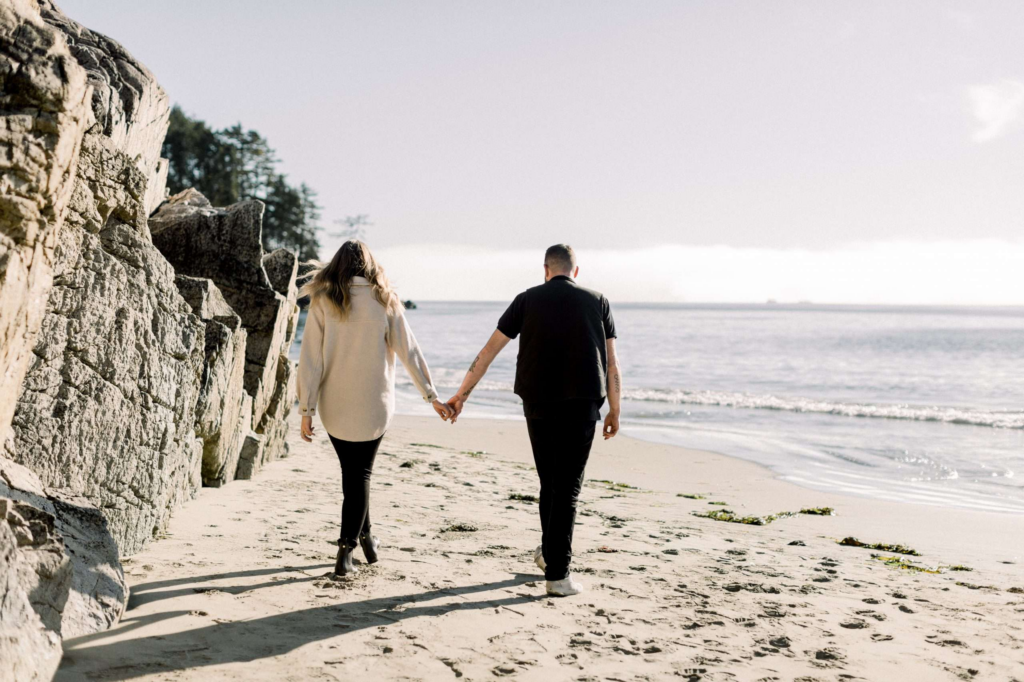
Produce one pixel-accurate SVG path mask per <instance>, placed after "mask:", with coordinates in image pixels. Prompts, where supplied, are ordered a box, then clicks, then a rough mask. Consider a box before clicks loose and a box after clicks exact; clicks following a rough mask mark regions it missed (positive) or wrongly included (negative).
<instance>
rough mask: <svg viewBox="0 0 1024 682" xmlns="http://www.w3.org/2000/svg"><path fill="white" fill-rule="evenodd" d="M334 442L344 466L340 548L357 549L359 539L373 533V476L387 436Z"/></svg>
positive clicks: (342, 473) (334, 440) (342, 466)
mask: <svg viewBox="0 0 1024 682" xmlns="http://www.w3.org/2000/svg"><path fill="white" fill-rule="evenodd" d="M327 435H328V436H330V438H331V444H332V445H333V446H334V451H335V452H337V453H338V461H339V462H341V492H342V494H343V495H344V500H343V501H342V503H341V536H340V537H339V538H338V544H339V545H341V546H343V547H344V546H347V547H355V546H356V545H357V544H359V536H360V534H362V533H369V532H370V474H372V473H373V460H374V459H375V458H376V457H377V448H378V447H380V441H381V439H382V438H384V436H381V437H380V438H377V439H376V440H364V441H350V440H341V439H340V438H335V437H334V436H331V435H330V434H327Z"/></svg>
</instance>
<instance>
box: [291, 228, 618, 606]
mask: <svg viewBox="0 0 1024 682" xmlns="http://www.w3.org/2000/svg"><path fill="white" fill-rule="evenodd" d="M578 274H579V268H578V267H577V265H576V255H575V253H574V252H573V250H572V248H571V247H570V246H568V245H566V244H557V245H555V246H552V247H551V248H549V249H548V250H547V253H546V254H545V256H544V284H542V285H540V286H536V287H533V288H531V289H527V290H526V291H524V292H523V293H521V294H519V295H518V296H516V298H515V300H514V301H513V302H512V304H511V305H510V306H509V307H508V309H507V310H506V311H505V313H504V314H503V315H502V316H501V319H500V320H498V328H497V329H496V330H495V331H494V333H493V334H492V335H491V338H490V339H489V340H488V341H487V344H486V345H485V346H484V347H483V349H482V350H481V351H480V353H479V355H477V357H476V359H475V360H473V362H472V364H470V366H469V371H467V372H466V378H465V379H463V381H462V386H461V387H460V388H459V390H458V392H457V393H456V394H455V395H454V396H452V397H451V398H450V399H449V400H448V401H447V402H441V401H440V400H439V396H438V394H437V391H436V390H435V389H434V385H433V382H432V381H431V378H430V370H429V369H428V367H427V362H426V360H425V359H424V357H423V354H422V352H421V351H420V348H419V346H418V345H417V344H416V338H415V337H414V336H413V334H412V330H411V329H409V325H408V322H407V321H406V319H405V314H404V311H403V307H402V304H401V303H400V302H399V300H398V297H397V295H396V294H395V293H394V291H392V289H391V286H390V284H389V283H388V279H387V276H386V275H385V274H384V270H383V268H381V266H380V265H379V264H378V263H377V261H376V260H375V259H374V257H373V254H371V253H370V250H369V249H368V248H367V247H366V245H365V244H363V243H362V242H360V241H357V240H350V241H347V242H345V243H344V244H342V246H341V248H339V249H338V252H337V253H336V254H335V255H334V258H332V259H331V261H330V263H328V264H327V265H326V266H324V267H323V268H322V269H320V270H319V271H317V272H316V273H315V274H314V275H313V277H312V278H311V279H310V280H309V282H308V283H307V284H305V285H304V286H303V287H302V290H301V291H300V296H309V297H310V304H309V311H308V313H307V316H306V326H305V330H304V331H303V335H302V349H301V352H300V356H299V370H298V393H299V412H300V414H301V415H302V438H303V440H306V441H311V440H312V435H313V415H314V414H316V413H317V409H318V408H319V412H320V421H321V423H322V424H323V426H324V429H325V430H326V431H327V435H328V437H329V438H330V439H331V443H332V444H333V445H334V449H335V451H336V452H337V453H338V460H339V461H340V462H341V471H342V492H343V495H344V500H343V503H342V508H341V535H340V538H339V540H338V560H337V564H336V565H335V568H334V572H335V573H336V574H337V575H342V576H343V575H348V574H351V573H353V572H354V571H355V570H356V569H355V567H354V566H353V563H352V554H353V552H354V551H355V549H356V547H357V546H361V547H362V550H363V553H364V555H365V557H366V561H367V562H368V563H374V562H376V561H377V549H378V540H377V538H376V537H374V536H373V534H372V532H371V526H370V505H369V501H370V475H371V473H372V471H373V461H374V458H375V457H376V454H377V448H378V447H379V446H380V442H381V439H382V438H383V437H384V433H385V431H387V428H388V425H389V424H390V422H391V418H392V416H393V414H394V409H395V362H396V358H397V359H400V360H401V361H402V364H403V365H404V366H405V368H406V370H407V371H408V373H409V376H410V377H412V380H413V383H414V384H415V385H416V388H417V389H418V390H419V392H420V394H421V395H422V396H423V398H424V400H426V401H427V402H429V403H431V404H432V406H433V408H434V411H435V412H437V414H438V415H439V416H440V417H441V418H442V419H444V420H446V421H449V420H450V421H451V422H452V423H453V424H454V423H455V422H456V420H457V419H458V417H459V415H460V414H461V413H462V410H463V408H464V406H465V404H466V401H467V400H469V397H470V395H471V394H472V392H473V389H474V388H475V387H476V385H477V384H478V383H479V382H480V380H481V379H482V378H483V377H484V374H486V373H487V369H488V367H490V364H491V362H492V361H493V360H494V358H495V357H496V356H497V355H498V353H500V352H501V351H502V349H503V348H505V346H506V345H507V344H508V342H509V341H511V340H512V339H514V338H516V337H517V336H518V337H520V341H519V357H518V360H517V364H516V380H515V393H516V394H517V395H518V396H519V397H520V398H521V399H522V401H523V412H524V414H525V416H526V427H527V430H528V431H529V435H530V443H531V445H532V448H533V457H534V461H535V463H536V466H537V474H538V476H539V477H540V521H541V530H542V542H541V546H540V547H538V548H537V549H536V551H535V553H534V559H535V561H536V562H537V565H538V566H539V567H540V568H541V569H542V570H543V571H544V576H545V579H546V580H547V592H548V593H549V594H552V595H556V596H568V595H573V594H578V593H579V592H580V591H582V589H583V588H582V586H581V585H580V584H579V583H578V582H577V581H576V580H574V579H573V578H572V577H571V576H570V574H569V564H570V563H571V561H572V534H573V527H574V525H575V521H576V501H577V498H578V497H579V493H580V489H581V487H582V485H583V472H584V469H585V467H586V464H587V459H588V457H589V456H590V448H591V445H592V444H593V442H594V436H595V432H596V428H597V427H596V425H597V422H598V421H600V420H601V415H600V410H601V407H602V406H603V404H604V402H605V399H606V398H607V400H608V405H609V411H608V414H607V416H606V417H605V419H604V428H603V435H604V438H605V439H606V440H607V439H608V438H612V437H613V436H615V434H616V433H618V431H619V405H620V400H621V397H622V375H621V372H620V370H619V363H618V360H617V358H616V356H615V323H614V321H613V319H612V313H611V308H610V306H609V304H608V299H606V298H605V297H604V296H602V295H601V294H599V293H597V292H595V291H590V290H588V289H584V288H582V287H580V286H578V285H577V284H576V282H575V278H576V276H577V275H578Z"/></svg>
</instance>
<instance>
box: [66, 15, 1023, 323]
mask: <svg viewBox="0 0 1024 682" xmlns="http://www.w3.org/2000/svg"><path fill="white" fill-rule="evenodd" d="M60 5H61V6H62V8H63V9H64V10H65V11H66V12H67V14H68V15H69V16H71V17H73V18H74V19H76V20H78V21H80V22H82V23H83V24H85V25H87V26H89V27H91V28H94V29H96V30H99V31H102V32H105V33H107V34H109V35H111V36H112V37H114V38H116V39H118V40H120V41H121V42H122V43H123V44H124V45H125V46H126V47H127V48H128V49H129V50H130V51H131V52H132V53H133V54H135V56H136V57H138V58H139V59H140V60H141V61H143V62H144V63H145V64H146V65H147V66H149V67H150V68H151V69H152V70H153V71H154V73H156V74H157V76H158V78H159V80H160V82H161V83H162V84H163V86H164V88H165V89H166V90H167V92H168V93H169V95H170V97H171V99H172V100H173V101H175V102H177V103H179V104H180V105H181V106H182V107H184V108H185V110H186V111H188V112H189V113H191V114H193V115H195V116H198V117H200V118H203V119H205V120H207V121H208V122H209V123H210V124H212V125H214V126H216V127H221V126H226V125H229V124H232V123H234V122H236V121H240V122H241V123H242V124H243V125H245V126H247V127H251V128H255V129H257V130H259V131H260V132H261V133H263V134H264V135H265V136H266V137H267V138H268V139H269V140H270V142H271V144H272V146H273V147H275V148H276V150H277V152H278V155H279V156H280V157H281V159H282V160H283V169H284V170H285V171H286V172H287V173H288V174H289V176H290V178H291V179H292V180H294V181H300V180H301V181H305V182H307V183H309V184H310V185H311V186H312V187H314V188H315V189H316V190H317V191H318V192H319V193H320V198H321V202H322V203H323V205H324V217H325V221H324V222H325V224H326V225H328V226H329V225H330V222H331V221H332V220H334V219H337V218H339V217H341V216H344V215H349V214H357V213H367V214H369V215H370V216H371V219H372V221H373V222H374V223H375V225H374V226H373V227H372V228H371V231H370V234H369V238H368V241H369V242H370V244H371V246H372V247H374V248H375V249H377V250H379V251H380V253H381V255H382V256H386V258H385V265H387V266H388V267H389V270H390V271H391V273H392V275H393V277H394V278H395V279H396V280H397V281H398V282H399V283H400V284H401V285H402V287H403V293H405V294H407V295H410V296H419V297H424V298H498V299H504V298H508V297H509V295H511V294H513V293H515V292H514V291H511V288H514V287H515V286H518V285H519V282H520V280H522V281H526V282H527V283H529V282H532V281H534V280H535V279H536V271H535V267H536V262H537V261H538V260H539V256H535V255H532V254H536V253H537V251H539V250H542V249H543V248H544V247H546V246H548V245H549V244H550V243H553V242H556V241H567V242H569V243H572V244H573V245H574V246H575V247H577V249H578V250H579V251H580V254H581V256H582V257H583V263H584V274H587V273H588V272H589V273H594V268H591V270H589V271H588V270H586V267H585V266H586V263H587V262H590V263H593V264H596V263H610V264H612V265H611V266H609V267H605V266H603V265H602V267H601V268H599V269H598V270H599V271H600V272H601V273H603V274H602V278H601V279H597V280H593V279H592V280H590V281H589V283H590V284H591V285H593V286H596V287H598V288H603V289H605V290H606V291H607V292H608V293H609V295H612V294H618V296H619V297H623V298H640V299H643V298H649V299H657V300H763V299H764V298H769V297H773V298H779V297H782V298H785V299H787V300H789V299H813V300H818V301H826V300H828V301H837V302H838V301H846V302H854V301H856V302H868V301H869V299H870V300H871V302H886V301H891V302H901V303H906V302H963V303H972V302H973V303H984V302H988V303H1024V275H1022V274H1020V273H1019V272H1018V271H1021V272H1024V49H1022V47H1021V37H1020V28H1021V26H1024V2H1020V1H1019V0H1004V1H1002V2H996V1H992V2H953V1H950V2H946V1H943V0H922V1H920V2H913V1H899V2H894V1H892V0H880V1H878V2H870V1H860V2H846V1H836V2H828V1H825V0H806V1H804V2H785V1H782V0H772V1H771V2H765V1H762V0H748V1H747V2H729V1H726V0H716V1H714V2H711V1H708V2H697V1H684V0H677V1H675V2H656V1H653V0H645V1H643V2H633V1H626V0H622V1H619V2H601V1H598V0H586V1H581V2H564V1H563V2H550V1H548V0H545V1H542V2H528V1H524V0H515V1H512V0H508V1H506V2H486V1H479V0H477V1H472V2H440V1H438V2H431V1H416V2H411V1H410V2H384V1H373V2H369V1H367V2H327V1H324V2H313V1H309V2H303V1H301V0H291V1H289V2H283V1H282V2H257V1H255V0H247V1H244V2H243V1H238V2H229V1H226V0H202V1H198V0H191V1H189V0H174V1H173V2H172V1H170V0H167V1H164V0H145V1H144V2H139V1H138V0H103V1H102V2H99V1H97V0H65V1H64V2H61V3H60ZM327 244H328V248H327V249H325V252H329V251H330V250H331V248H330V247H331V246H333V245H335V243H334V242H332V241H331V240H327ZM414 246H415V247H416V248H411V247H414ZM712 247H713V248H712ZM509 250H514V251H509ZM502 252H504V254H502ZM410 254H412V255H411V256H410ZM510 254H513V255H510ZM514 254H518V255H514ZM993 254H995V255H997V256H998V258H993ZM325 255H328V254H327V253H325ZM616 258H621V260H620V262H621V266H620V267H616V266H614V264H615V262H616ZM389 259H390V261H391V262H388V260H389ZM463 259H470V260H473V261H474V262H473V264H472V265H473V268H474V272H479V273H482V276H481V277H478V278H477V281H476V282H474V283H473V285H472V287H471V288H470V289H469V290H468V291H467V290H466V289H467V282H466V281H459V279H460V278H459V273H458V270H459V269H460V265H461V264H462V263H463ZM652 259H653V260H652ZM950 259H952V260H950ZM649 262H650V263H653V267H652V266H649V265H647V263H649ZM524 264H526V267H530V268H534V269H533V270H531V271H530V272H529V273H526V274H525V275H523V274H521V272H520V271H521V269H522V267H524ZM830 264H831V265H830ZM844 268H849V270H850V272H849V273H847V272H846V270H844ZM957 268H959V269H957ZM653 269H656V270H657V271H658V277H657V278H651V277H650V274H651V271H652V270H653ZM453 270H454V271H453ZM857 273H861V274H862V275H863V279H859V280H858V276H857ZM966 273H970V274H966ZM698 275H700V276H698ZM659 278H660V279H659ZM868 280H869V281H870V282H869V283H868V284H865V282H866V281H868ZM714 282H720V283H721V284H720V285H715V286H712V284H713V283H714ZM929 283H931V284H929ZM840 284H841V286H840ZM876 289H880V290H882V293H877V294H876ZM940 289H941V291H942V292H943V293H942V294H941V296H940V297H939V298H937V299H935V297H934V296H929V295H928V293H929V292H932V293H935V292H937V291H938V290H940ZM954 298H955V300H953V299H954ZM933 299H934V300H933Z"/></svg>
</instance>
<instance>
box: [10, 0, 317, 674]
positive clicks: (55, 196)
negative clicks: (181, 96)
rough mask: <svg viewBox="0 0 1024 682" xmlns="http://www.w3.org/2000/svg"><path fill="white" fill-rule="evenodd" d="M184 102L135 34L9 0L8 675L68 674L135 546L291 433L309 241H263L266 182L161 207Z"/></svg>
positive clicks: (105, 622)
mask: <svg viewBox="0 0 1024 682" xmlns="http://www.w3.org/2000/svg"><path fill="white" fill-rule="evenodd" d="M168 115H169V107H168V99H167V96H166V94H165V93H164V92H163V90H162V89H161V88H160V86H159V85H158V84H157V82H156V80H155V78H154V77H153V75H152V74H151V73H149V71H148V70H147V69H146V68H145V67H144V66H142V65H141V64H140V63H138V62H137V61H136V60H135V59H134V58H132V56H131V55H130V54H128V52H127V51H125V50H124V48H123V47H122V46H121V45H120V44H118V43H117V42H115V41H113V40H110V39H109V38H106V37H105V36H102V35H99V34H97V33H94V32H92V31H90V30H88V29H85V28H83V27H82V26H80V25H79V24H77V23H76V22H74V21H72V20H70V19H68V18H67V17H65V16H64V15H63V14H62V13H61V12H60V10H59V9H57V8H56V7H55V6H54V5H53V4H52V2H50V1H49V0H38V2H37V1H36V0H5V1H4V2H0V169H2V171H3V175H2V180H0V341H2V347H0V444H2V446H0V447H2V449H0V679H3V680H6V679H17V680H35V679H40V680H45V679H50V677H51V676H52V674H53V671H54V670H55V668H56V665H57V664H58V662H59V658H60V635H63V636H65V637H68V636H78V635H84V634H89V633H92V632H96V631H99V630H102V629H105V628H107V627H109V626H110V625H112V624H113V623H116V622H117V620H118V619H119V618H120V617H121V615H122V613H123V611H124V608H125V605H126V603H127V598H128V586H127V584H126V582H125V579H124V574H123V571H122V569H121V565H120V557H121V556H124V555H127V554H132V553H134V552H136V551H138V550H139V549H141V548H142V547H143V546H144V544H145V543H146V542H147V541H149V540H150V539H151V538H152V537H153V536H154V535H156V534H157V533H159V532H160V530H161V529H163V528H164V527H165V526H166V523H167V521H168V519H169V517H170V515H171V513H172V512H173V510H174V509H175V508H176V507H177V506H179V505H180V504H181V503H182V502H184V501H185V500H187V499H188V498H189V497H191V496H192V495H194V494H195V492H196V491H197V489H198V488H199V486H200V485H202V484H203V483H205V484H206V485H210V486H219V485H223V484H225V483H227V482H229V481H231V480H233V479H234V478H236V477H243V478H245V477H249V476H251V475H252V474H253V473H255V471H257V470H258V469H259V467H260V466H261V465H262V463H263V462H265V461H267V460H269V459H273V458H275V457H278V456H281V455H282V454H283V452H284V451H285V448H286V446H285V444H284V432H285V428H286V426H285V417H286V416H287V414H288V412H289V411H290V410H291V407H292V404H293V402H294V374H295V373H294V371H293V367H292V364H291V362H289V361H288V359H287V351H288V346H289V345H290V344H291V342H292V340H293V339H294V336H295V333H296V320H297V307H296V305H295V272H296V259H295V256H294V255H293V254H291V253H289V252H287V251H283V250H279V251H275V252H273V253H271V254H264V252H263V249H262V246H261V242H260V232H261V220H262V213H263V205H262V204H261V203H260V202H257V201H250V202H243V203H241V204H238V205H236V206H232V207H229V208H226V209H214V208H212V207H210V205H209V203H208V202H206V200H205V198H203V197H202V195H200V194H198V193H197V192H191V193H189V192H186V193H184V194H185V195H187V196H185V197H184V198H183V197H182V196H181V195H179V197H176V198H175V199H174V200H172V201H170V202H169V203H168V204H167V205H166V206H165V207H164V209H162V210H161V211H160V213H159V214H158V216H157V217H156V218H154V219H153V220H152V221H150V219H149V216H150V215H151V214H152V212H153V211H154V210H155V209H156V208H157V206H159V205H160V204H161V202H163V201H164V198H165V195H166V190H165V181H166V173H167V164H166V161H165V160H162V159H161V158H160V149H161V144H162V141H163V137H164V135H165V133H166V130H167V121H168ZM151 226H152V227H153V229H154V230H155V231H156V232H158V234H159V235H160V236H159V238H157V239H156V240H155V241H156V242H157V243H156V244H154V235H153V233H151V231H150V230H151ZM176 234H177V235H180V236H183V237H184V238H186V239H185V241H186V242H187V243H185V244H180V245H175V244H173V243H171V242H170V241H169V239H171V238H172V237H173V235H176ZM158 247H159V249H158ZM189 249H190V251H189ZM161 251H163V252H164V253H161ZM164 254H167V256H166V257H165V255H164ZM175 268H177V271H176V269H175Z"/></svg>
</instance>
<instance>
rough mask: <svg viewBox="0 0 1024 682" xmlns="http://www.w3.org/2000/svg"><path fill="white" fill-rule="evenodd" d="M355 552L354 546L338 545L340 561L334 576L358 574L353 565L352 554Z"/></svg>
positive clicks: (335, 568)
mask: <svg viewBox="0 0 1024 682" xmlns="http://www.w3.org/2000/svg"><path fill="white" fill-rule="evenodd" d="M355 550H356V546H355V545H354V544H353V545H348V544H346V543H342V542H339V543H338V561H337V562H335V564H334V575H352V574H353V573H355V572H356V570H357V569H356V567H355V565H353V563H352V553H353V552H354V551H355Z"/></svg>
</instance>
